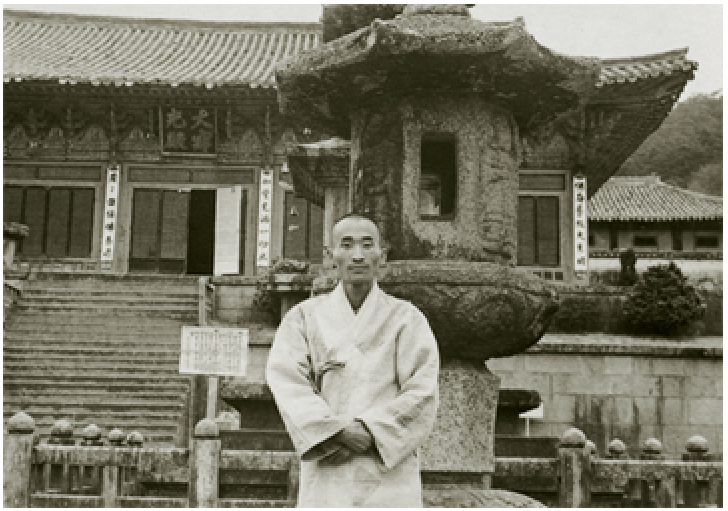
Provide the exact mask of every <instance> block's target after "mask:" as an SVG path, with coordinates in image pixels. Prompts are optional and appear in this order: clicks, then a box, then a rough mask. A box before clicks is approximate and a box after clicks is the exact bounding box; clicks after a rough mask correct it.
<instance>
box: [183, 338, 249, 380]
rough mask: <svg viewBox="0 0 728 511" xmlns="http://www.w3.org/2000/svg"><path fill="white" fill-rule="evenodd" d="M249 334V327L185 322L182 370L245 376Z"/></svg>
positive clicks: (193, 372) (194, 372)
mask: <svg viewBox="0 0 728 511" xmlns="http://www.w3.org/2000/svg"><path fill="white" fill-rule="evenodd" d="M248 337H249V334H248V330H247V329H246V328H215V327H195V326H183V327H182V349H181V352H180V359H179V372H180V374H203V375H208V376H245V372H246V368H247V365H248Z"/></svg>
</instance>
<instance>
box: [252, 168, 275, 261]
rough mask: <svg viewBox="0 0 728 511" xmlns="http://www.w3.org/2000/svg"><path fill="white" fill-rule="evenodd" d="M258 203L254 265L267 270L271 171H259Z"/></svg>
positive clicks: (270, 211)
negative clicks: (256, 247)
mask: <svg viewBox="0 0 728 511" xmlns="http://www.w3.org/2000/svg"><path fill="white" fill-rule="evenodd" d="M258 203H259V206H258V249H257V252H256V257H255V261H256V263H255V264H256V266H258V267H262V268H267V267H268V266H270V231H271V219H272V216H273V207H272V204H273V171H272V170H271V169H261V171H260V197H259V200H258Z"/></svg>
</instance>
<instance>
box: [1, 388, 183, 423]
mask: <svg viewBox="0 0 728 511" xmlns="http://www.w3.org/2000/svg"><path fill="white" fill-rule="evenodd" d="M3 406H4V407H10V408H14V409H18V408H25V407H31V408H32V409H33V410H41V409H43V410H45V409H48V410H51V411H52V413H55V412H58V411H60V410H59V407H61V408H62V409H63V412H64V413H68V414H69V415H74V414H76V413H91V412H94V411H103V412H109V413H111V412H113V413H129V414H134V413H137V412H139V414H140V416H142V415H144V414H148V415H149V416H150V417H156V416H160V417H165V418H166V417H167V416H169V415H175V416H176V413H177V412H178V411H179V410H181V409H182V408H184V401H183V400H182V399H181V398H175V399H173V400H161V399H146V400H144V401H141V400H139V399H133V398H132V399H128V398H126V399H121V398H120V399H114V400H111V399H109V396H88V395H87V396H64V395H55V396H28V395H24V396H23V395H12V394H10V395H7V394H5V393H4V395H3Z"/></svg>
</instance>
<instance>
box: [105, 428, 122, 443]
mask: <svg viewBox="0 0 728 511" xmlns="http://www.w3.org/2000/svg"><path fill="white" fill-rule="evenodd" d="M108 438H109V443H110V444H111V445H116V446H119V445H121V442H123V441H124V432H123V431H121V430H120V429H119V428H114V429H112V430H111V431H109V436H108Z"/></svg>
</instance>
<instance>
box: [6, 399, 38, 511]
mask: <svg viewBox="0 0 728 511" xmlns="http://www.w3.org/2000/svg"><path fill="white" fill-rule="evenodd" d="M34 432H35V421H34V420H33V419H32V417H30V416H29V415H28V414H26V413H24V412H18V413H16V414H15V415H13V416H12V418H11V419H10V420H9V421H8V433H7V434H6V435H5V439H4V440H5V441H4V442H3V444H4V445H3V507H30V468H31V461H32V456H33V433H34Z"/></svg>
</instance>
